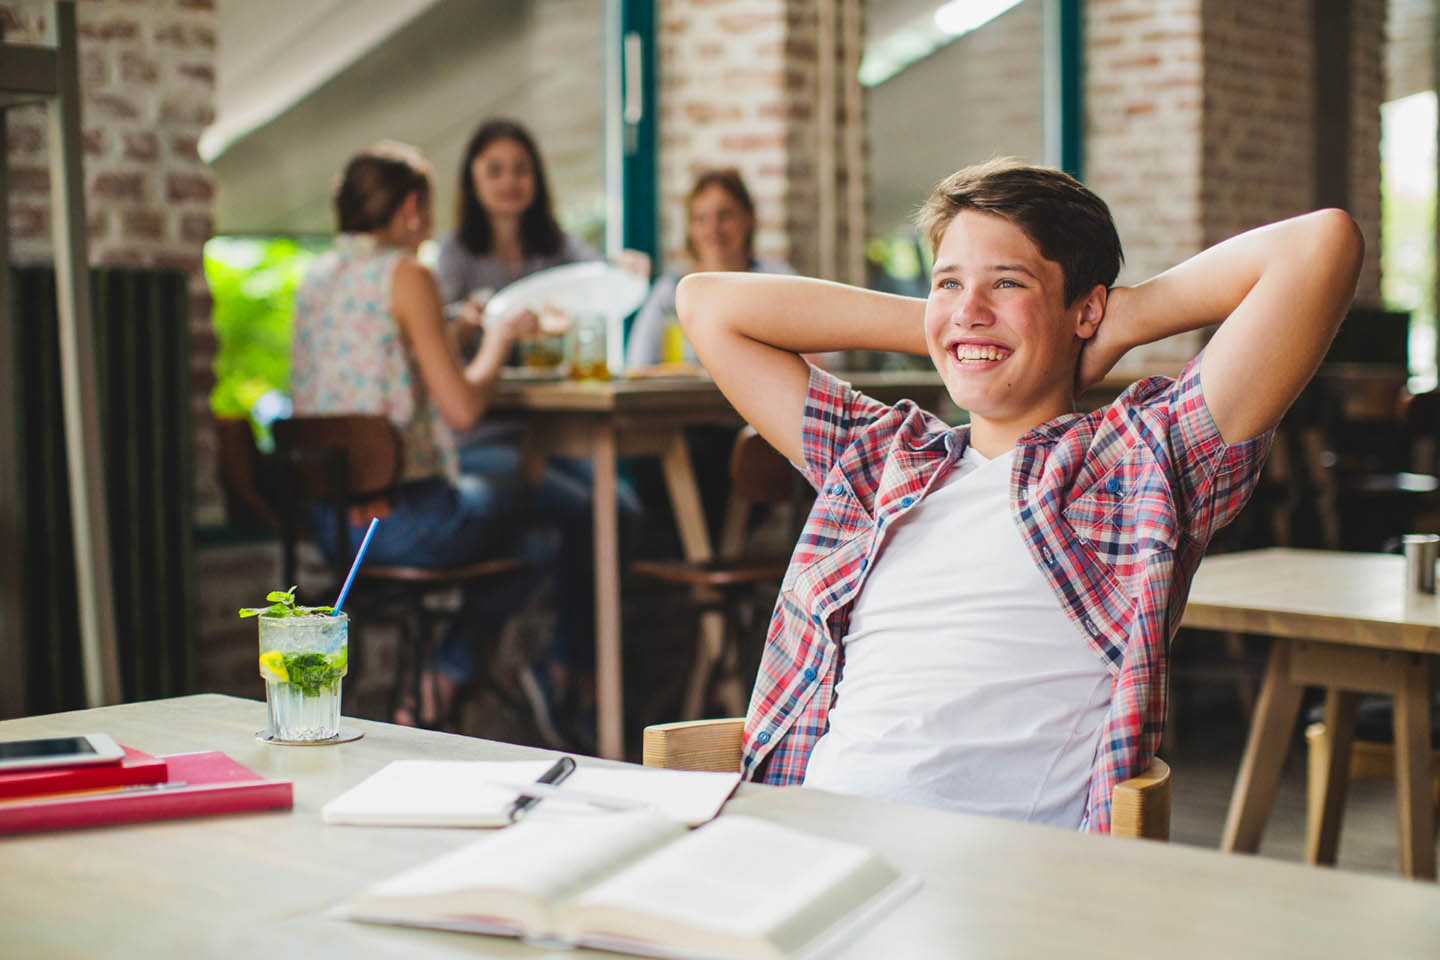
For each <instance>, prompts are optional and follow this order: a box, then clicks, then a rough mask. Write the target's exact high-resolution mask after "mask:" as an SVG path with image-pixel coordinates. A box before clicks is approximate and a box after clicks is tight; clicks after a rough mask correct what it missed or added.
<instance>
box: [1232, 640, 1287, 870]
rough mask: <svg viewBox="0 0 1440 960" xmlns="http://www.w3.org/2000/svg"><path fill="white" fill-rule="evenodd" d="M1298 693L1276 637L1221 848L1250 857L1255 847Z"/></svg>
mask: <svg viewBox="0 0 1440 960" xmlns="http://www.w3.org/2000/svg"><path fill="white" fill-rule="evenodd" d="M1300 689H1301V688H1300V687H1297V686H1295V685H1294V684H1293V683H1291V681H1290V641H1289V640H1285V639H1281V638H1278V637H1277V638H1276V639H1275V640H1274V641H1273V642H1272V645H1271V647H1270V664H1269V666H1268V667H1266V669H1265V680H1264V682H1263V683H1262V684H1261V685H1260V697H1259V699H1258V700H1257V702H1256V704H1255V715H1254V716H1253V717H1252V718H1251V720H1250V736H1249V738H1248V739H1247V740H1246V741H1245V755H1244V757H1243V758H1242V759H1241V760H1240V772H1239V773H1238V774H1237V775H1236V777H1235V790H1234V792H1233V793H1232V794H1231V795H1230V811H1229V813H1228V814H1227V815H1226V817H1225V830H1224V833H1223V834H1222V836H1221V838H1220V849H1221V850H1225V851H1228V852H1234V853H1254V852H1255V851H1256V850H1258V849H1259V848H1260V835H1261V833H1263V832H1264V829H1265V821H1266V820H1267V819H1268V818H1269V817H1270V806H1271V804H1273V803H1274V801H1275V787H1276V786H1277V785H1278V784H1279V782H1280V768H1281V766H1282V765H1283V764H1284V763H1285V754H1286V753H1287V752H1288V751H1289V749H1290V735H1291V733H1293V732H1294V730H1295V718H1296V716H1297V715H1298V714H1299V712H1300Z"/></svg>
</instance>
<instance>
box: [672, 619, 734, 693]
mask: <svg viewBox="0 0 1440 960" xmlns="http://www.w3.org/2000/svg"><path fill="white" fill-rule="evenodd" d="M724 652H725V615H724V614H723V613H721V612H720V611H718V610H706V611H705V612H704V613H702V614H700V639H699V642H698V643H697V644H696V648H695V665H694V666H692V667H691V668H690V680H689V682H688V683H687V684H686V686H685V703H684V705H683V706H682V707H681V708H680V715H681V718H682V719H685V720H696V719H699V717H700V714H701V712H702V711H703V710H704V709H705V693H706V691H707V690H709V689H710V678H711V677H712V676H714V672H715V665H716V664H717V663H719V662H720V658H721V656H722V655H723V654H724Z"/></svg>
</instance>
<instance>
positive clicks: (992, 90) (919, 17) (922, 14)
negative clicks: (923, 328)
mask: <svg viewBox="0 0 1440 960" xmlns="http://www.w3.org/2000/svg"><path fill="white" fill-rule="evenodd" d="M1045 7H1046V4H1045V2H1044V0H1023V2H1017V0H956V2H950V3H943V2H940V0H899V2H893V0H871V2H870V4H869V6H868V8H867V11H866V12H867V16H868V21H867V22H868V29H869V38H868V40H867V43H866V49H865V57H864V60H863V61H862V63H861V68H860V80H861V83H863V84H865V85H866V86H867V87H868V88H869V95H868V96H869V102H868V105H867V111H866V124H867V131H866V133H867V135H868V138H869V141H870V144H871V151H872V163H871V165H870V188H869V198H868V200H869V208H870V209H869V240H868V241H867V244H866V253H867V257H868V260H869V267H870V269H869V273H870V276H869V282H870V285H871V286H874V287H876V288H879V289H885V290H890V291H893V292H897V293H912V294H916V295H920V296H923V295H924V293H925V291H926V289H927V287H928V282H927V278H928V276H929V270H930V262H929V261H930V249H929V245H928V243H927V242H926V241H925V240H924V239H923V238H921V237H919V236H917V234H916V232H915V230H914V228H913V227H912V226H911V216H912V215H913V213H914V210H915V208H916V207H917V206H918V205H919V204H920V203H921V201H923V200H924V199H925V194H926V192H928V190H929V188H930V187H931V186H933V185H934V184H935V183H936V182H938V181H939V180H940V179H941V178H943V177H945V176H946V175H948V174H950V173H952V172H954V171H955V170H957V169H959V168H960V167H963V166H965V165H966V164H970V163H977V162H979V161H982V160H988V159H990V158H992V157H997V156H1007V155H1013V156H1018V157H1021V158H1023V159H1025V160H1028V161H1030V162H1032V163H1044V162H1045V161H1046V156H1045V152H1046V151H1045V106H1046V105H1045V90H1044V78H1045V69H1046V63H1045V27H1046V23H1045V17H1046V11H1045Z"/></svg>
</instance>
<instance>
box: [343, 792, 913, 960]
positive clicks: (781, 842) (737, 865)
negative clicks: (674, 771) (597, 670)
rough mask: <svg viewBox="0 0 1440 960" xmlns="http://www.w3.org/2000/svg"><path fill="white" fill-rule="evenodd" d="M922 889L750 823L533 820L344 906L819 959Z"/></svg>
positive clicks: (706, 951) (518, 933)
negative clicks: (695, 825) (693, 826)
mask: <svg viewBox="0 0 1440 960" xmlns="http://www.w3.org/2000/svg"><path fill="white" fill-rule="evenodd" d="M918 886H919V880H918V879H916V878H911V877H903V876H902V875H901V874H899V873H898V872H897V871H896V870H895V869H893V868H892V867H890V866H889V865H888V864H887V863H885V862H884V861H883V860H881V859H880V858H879V857H878V856H877V855H876V854H874V853H873V852H871V851H870V850H867V849H866V848H864V847H860V846H856V845H854V844H850V843H842V842H840V841H836V840H830V839H825V838H821V837H815V836H812V835H810V834H808V833H802V832H800V831H798V830H794V829H791V828H789V827H782V826H779V825H778V824H774V823H769V822H767V821H764V820H756V819H753V818H750V817H741V816H727V817H721V818H719V819H717V820H715V821H714V822H712V823H708V824H706V825H705V826H703V827H701V828H700V829H698V830H695V831H694V832H687V831H686V830H685V828H684V827H683V826H681V825H680V824H678V823H675V822H673V821H670V820H667V819H664V818H662V817H657V816H654V815H653V814H650V813H648V812H633V813H617V814H609V815H607V816H605V817H603V818H575V819H551V820H543V819H539V818H533V819H531V818H527V819H526V820H523V821H521V822H520V823H518V824H516V825H514V826H512V827H507V828H506V829H504V830H501V831H499V832H498V833H495V834H493V835H491V836H489V837H487V838H486V839H484V840H481V841H479V842H477V843H473V844H469V845H467V846H464V847H461V848H460V849H458V850H455V851H453V852H451V853H449V854H446V855H445V856H443V857H441V858H440V859H438V860H434V861H431V862H430V863H427V864H424V865H422V866H420V867H416V868H415V869H413V870H409V871H407V872H405V873H403V874H400V875H399V876H396V877H394V878H392V879H390V880H387V881H385V882H383V883H380V884H378V885H376V886H374V887H371V888H370V889H369V890H366V891H364V892H363V893H361V894H359V895H358V896H356V897H355V898H354V899H352V900H351V901H350V902H349V903H347V904H345V905H343V906H342V907H340V908H339V909H338V910H337V913H339V915H341V916H344V917H348V918H350V919H353V920H363V921H367V922H372V923H391V924H400V925H406V926H421V927H435V928H439V929H444V930H458V931H466V932H473V933H489V934H499V935H502V936H512V937H521V938H523V939H526V940H531V941H535V942H539V943H543V944H545V945H550V946H553V945H568V946H585V947H594V948H597V949H601V950H614V951H618V952H622V953H637V954H642V955H646V956H655V957H694V958H700V957H740V958H751V957H753V958H776V960H778V958H790V957H812V956H818V955H821V954H823V953H826V952H829V951H830V950H832V949H833V948H834V947H835V946H837V945H838V944H840V943H843V942H845V941H846V940H848V938H850V937H852V936H853V935H854V933H855V932H856V931H857V930H858V929H859V927H861V926H863V925H867V924H868V923H870V922H873V921H874V920H875V919H876V918H878V917H879V916H880V915H882V914H883V913H884V912H885V911H887V910H888V909H890V908H891V907H893V906H894V904H896V903H898V902H899V901H900V900H901V899H902V898H903V897H904V896H906V895H908V894H909V893H910V892H912V891H913V890H914V889H915V888H916V887H918Z"/></svg>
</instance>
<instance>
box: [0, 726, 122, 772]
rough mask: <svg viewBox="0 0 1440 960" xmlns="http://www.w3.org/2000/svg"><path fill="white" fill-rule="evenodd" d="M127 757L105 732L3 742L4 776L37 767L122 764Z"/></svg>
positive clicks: (0, 748)
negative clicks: (15, 771)
mask: <svg viewBox="0 0 1440 960" xmlns="http://www.w3.org/2000/svg"><path fill="white" fill-rule="evenodd" d="M124 756H125V751H124V749H123V748H121V746H120V745H119V744H118V743H116V742H115V741H114V740H113V739H111V737H110V736H109V734H104V733H82V734H79V735H78V736H73V737H46V738H44V739H40V740H0V773H4V772H6V771H10V770H29V769H33V768H35V767H74V766H79V765H82V764H90V763H118V762H119V761H120V760H121V759H122V758H123V757H124Z"/></svg>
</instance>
